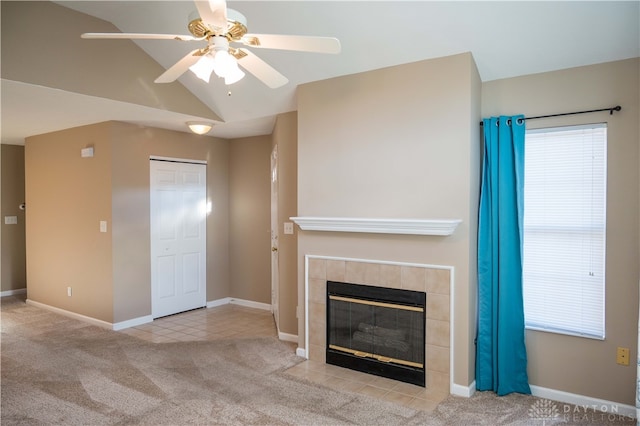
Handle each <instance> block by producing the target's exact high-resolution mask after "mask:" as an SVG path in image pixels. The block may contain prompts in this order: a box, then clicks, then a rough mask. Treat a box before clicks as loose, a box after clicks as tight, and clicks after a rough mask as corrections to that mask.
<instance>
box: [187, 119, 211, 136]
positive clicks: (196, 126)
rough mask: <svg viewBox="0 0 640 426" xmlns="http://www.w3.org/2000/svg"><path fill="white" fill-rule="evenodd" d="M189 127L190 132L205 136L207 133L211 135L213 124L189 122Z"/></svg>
mask: <svg viewBox="0 0 640 426" xmlns="http://www.w3.org/2000/svg"><path fill="white" fill-rule="evenodd" d="M187 126H189V130H191V131H192V132H193V133H195V134H197V135H204V134H205V133H209V130H211V128H212V127H213V124H211V123H206V122H203V121H187Z"/></svg>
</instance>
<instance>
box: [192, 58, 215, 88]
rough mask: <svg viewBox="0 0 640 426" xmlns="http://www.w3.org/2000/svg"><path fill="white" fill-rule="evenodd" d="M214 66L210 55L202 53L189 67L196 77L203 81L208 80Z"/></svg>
mask: <svg viewBox="0 0 640 426" xmlns="http://www.w3.org/2000/svg"><path fill="white" fill-rule="evenodd" d="M214 67H215V63H214V60H213V58H212V57H211V55H204V56H203V57H202V58H200V60H198V62H196V63H195V64H193V65H191V66H190V67H189V69H190V70H191V72H193V73H194V74H195V75H196V77H198V78H199V79H200V80H203V81H205V82H207V83H208V82H209V79H210V78H211V73H212V72H213V70H214Z"/></svg>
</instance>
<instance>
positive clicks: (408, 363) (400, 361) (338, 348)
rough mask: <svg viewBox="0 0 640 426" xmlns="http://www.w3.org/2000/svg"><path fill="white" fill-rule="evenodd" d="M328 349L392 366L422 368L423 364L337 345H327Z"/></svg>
mask: <svg viewBox="0 0 640 426" xmlns="http://www.w3.org/2000/svg"><path fill="white" fill-rule="evenodd" d="M329 348H330V349H333V350H336V351H342V352H347V353H350V354H351V355H355V356H357V357H360V358H373V359H376V360H378V361H380V362H392V363H394V364H400V365H406V366H408V367H415V368H424V364H421V363H419V362H413V361H406V360H404V359H397V358H391V357H388V356H382V355H376V354H370V353H369V352H363V351H356V350H353V349H350V348H344V347H342V346H338V345H329Z"/></svg>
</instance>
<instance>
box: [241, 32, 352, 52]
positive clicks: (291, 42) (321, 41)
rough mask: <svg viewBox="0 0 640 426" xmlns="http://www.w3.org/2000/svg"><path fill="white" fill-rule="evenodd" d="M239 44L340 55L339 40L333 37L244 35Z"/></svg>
mask: <svg viewBox="0 0 640 426" xmlns="http://www.w3.org/2000/svg"><path fill="white" fill-rule="evenodd" d="M240 42H241V43H244V44H245V45H247V46H251V47H261V48H265V49H282V50H297V51H300V52H317V53H340V40H338V39H337V38H335V37H313V36H297V35H275V34H245V35H244V36H243V37H242V39H240Z"/></svg>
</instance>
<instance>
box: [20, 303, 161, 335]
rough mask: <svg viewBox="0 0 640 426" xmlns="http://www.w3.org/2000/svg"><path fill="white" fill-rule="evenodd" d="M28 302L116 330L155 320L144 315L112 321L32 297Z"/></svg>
mask: <svg viewBox="0 0 640 426" xmlns="http://www.w3.org/2000/svg"><path fill="white" fill-rule="evenodd" d="M27 304H29V305H33V306H37V307H38V308H42V309H45V310H47V311H51V312H55V313H56V314H60V315H64V316H65V317H69V318H73V319H77V320H80V321H83V322H86V323H89V324H91V325H97V326H98V327H102V328H107V329H109V330H114V331H119V330H124V329H125V328H130V327H135V326H137V325H141V324H146V323H148V322H152V321H153V316H151V315H145V316H143V317H139V318H133V319H130V320H126V321H120V322H116V323H110V322H107V321H102V320H99V319H96V318H92V317H88V316H86V315H82V314H78V313H76V312H71V311H67V310H66V309H61V308H56V307H55V306H51V305H47V304H45V303H40V302H36V301H34V300H31V299H27Z"/></svg>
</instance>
